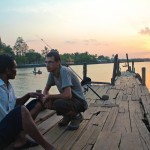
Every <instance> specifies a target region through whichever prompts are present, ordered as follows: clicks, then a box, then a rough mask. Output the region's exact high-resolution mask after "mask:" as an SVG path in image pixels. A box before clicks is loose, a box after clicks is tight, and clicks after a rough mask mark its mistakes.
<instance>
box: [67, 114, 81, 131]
mask: <svg viewBox="0 0 150 150" xmlns="http://www.w3.org/2000/svg"><path fill="white" fill-rule="evenodd" d="M82 121H83V116H82V114H81V113H79V114H77V115H76V116H73V117H72V119H71V122H70V124H69V125H68V127H67V130H77V129H78V128H79V125H80V123H81V122H82Z"/></svg>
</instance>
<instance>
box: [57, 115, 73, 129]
mask: <svg viewBox="0 0 150 150" xmlns="http://www.w3.org/2000/svg"><path fill="white" fill-rule="evenodd" d="M70 121H71V117H70V116H63V119H62V120H61V121H60V122H59V123H58V126H59V127H64V126H67V125H68V124H69V122H70Z"/></svg>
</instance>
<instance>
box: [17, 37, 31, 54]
mask: <svg viewBox="0 0 150 150" xmlns="http://www.w3.org/2000/svg"><path fill="white" fill-rule="evenodd" d="M27 50H28V45H27V44H26V43H25V42H24V40H23V38H22V37H18V38H17V40H16V43H15V45H14V51H15V53H16V55H17V56H18V55H19V56H22V55H25V53H26V52H27Z"/></svg>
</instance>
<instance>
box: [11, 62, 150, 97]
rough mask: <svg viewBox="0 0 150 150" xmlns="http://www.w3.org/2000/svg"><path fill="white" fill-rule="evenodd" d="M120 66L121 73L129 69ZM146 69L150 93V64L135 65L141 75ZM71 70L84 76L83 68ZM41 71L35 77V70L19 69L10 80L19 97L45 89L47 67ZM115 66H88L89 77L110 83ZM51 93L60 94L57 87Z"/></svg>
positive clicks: (75, 67) (78, 67)
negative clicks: (14, 77) (143, 69)
mask: <svg viewBox="0 0 150 150" xmlns="http://www.w3.org/2000/svg"><path fill="white" fill-rule="evenodd" d="M122 65H123V64H120V67H121V71H125V70H126V69H127V68H126V67H122ZM142 67H146V85H147V87H148V89H149V91H150V79H149V76H150V62H142V63H141V62H140V63H135V71H136V72H137V73H139V74H140V75H141V68H142ZM71 68H72V69H73V70H74V71H75V72H76V73H77V74H78V75H79V76H80V77H82V76H83V75H82V74H83V66H82V65H77V66H71ZM38 69H40V70H41V71H42V74H40V75H34V74H33V73H32V71H33V68H19V69H17V76H16V79H15V80H10V82H11V83H12V85H13V87H14V89H15V93H16V96H17V97H20V96H23V95H24V94H26V93H27V92H31V91H32V92H34V91H36V89H42V90H43V88H44V87H45V84H46V82H47V77H48V72H47V70H46V68H45V67H42V68H37V70H38ZM112 71H113V64H97V65H88V66H87V76H88V77H90V78H91V79H92V81H102V82H110V81H111V77H112ZM51 93H58V91H57V89H56V87H53V88H52V89H51Z"/></svg>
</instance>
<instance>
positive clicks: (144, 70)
mask: <svg viewBox="0 0 150 150" xmlns="http://www.w3.org/2000/svg"><path fill="white" fill-rule="evenodd" d="M145 72H146V68H145V67H143V68H142V85H145V80H146V73H145Z"/></svg>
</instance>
